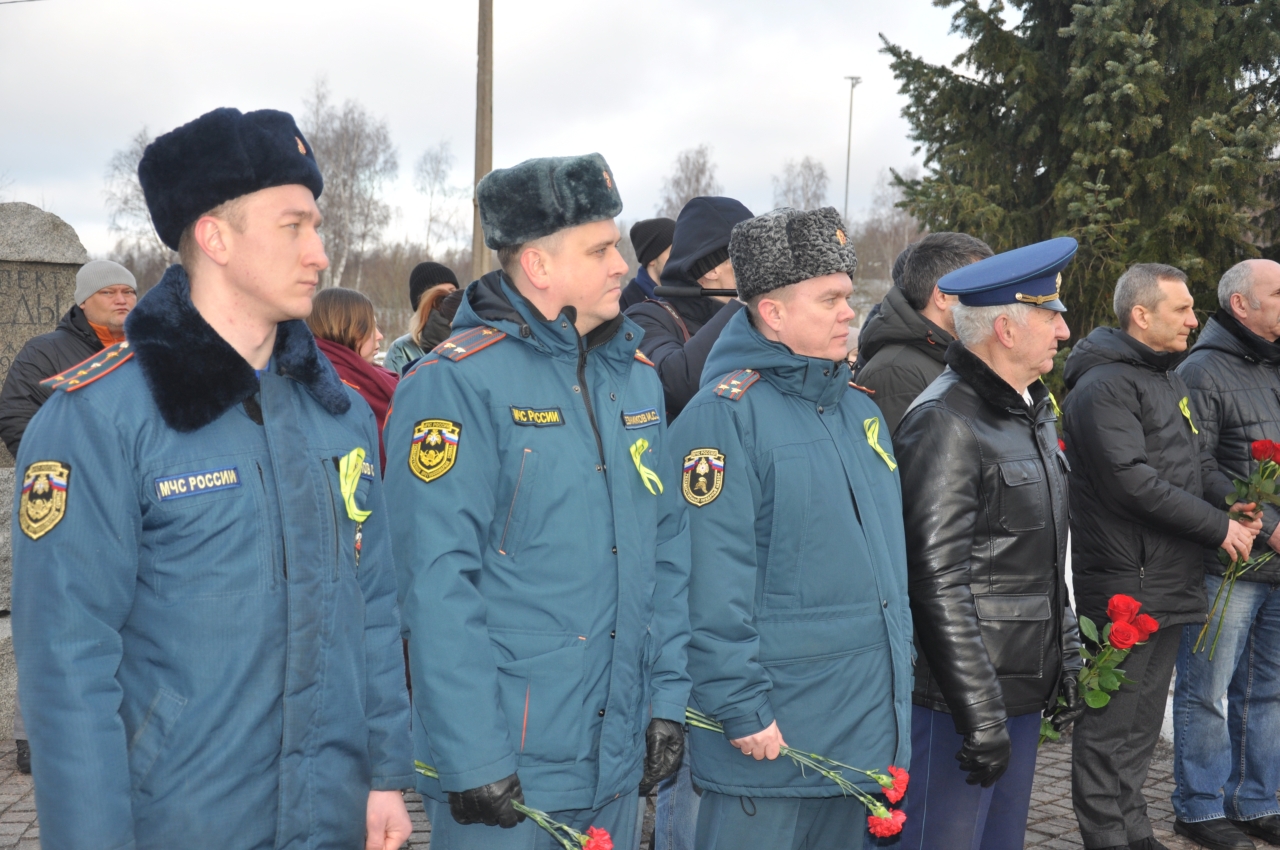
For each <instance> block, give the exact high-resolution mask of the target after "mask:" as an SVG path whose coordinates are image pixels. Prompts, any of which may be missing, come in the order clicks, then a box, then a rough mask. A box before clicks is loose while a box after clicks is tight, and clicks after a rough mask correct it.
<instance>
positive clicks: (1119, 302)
mask: <svg viewBox="0 0 1280 850" xmlns="http://www.w3.org/2000/svg"><path fill="white" fill-rule="evenodd" d="M1162 280H1176V281H1179V282H1181V283H1186V282H1187V273H1186V272H1184V271H1183V270H1182V269H1179V268H1174V267H1173V266H1166V265H1165V264H1164V263H1138V264H1137V265H1134V266H1130V267H1129V270H1128V271H1126V272H1125V273H1124V274H1122V275H1120V279H1119V280H1118V281H1116V293H1115V297H1114V298H1113V299H1112V301H1111V306H1112V309H1114V310H1115V311H1116V319H1117V320H1118V321H1119V322H1120V330H1123V331H1127V330H1129V321H1130V319H1131V318H1132V317H1133V308H1134V307H1137V306H1138V305H1139V304H1141V305H1142V306H1143V307H1146V308H1147V309H1148V310H1151V309H1153V308H1154V307H1155V306H1156V305H1157V304H1159V303H1160V302H1161V301H1163V300H1164V292H1163V290H1161V289H1160V281H1162Z"/></svg>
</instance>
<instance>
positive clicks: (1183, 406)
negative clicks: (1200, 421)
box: [1178, 396, 1200, 434]
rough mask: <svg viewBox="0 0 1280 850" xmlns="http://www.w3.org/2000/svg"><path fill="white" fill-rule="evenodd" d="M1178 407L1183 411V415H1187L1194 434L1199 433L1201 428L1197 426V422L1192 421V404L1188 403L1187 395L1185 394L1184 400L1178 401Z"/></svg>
mask: <svg viewBox="0 0 1280 850" xmlns="http://www.w3.org/2000/svg"><path fill="white" fill-rule="evenodd" d="M1178 409H1179V410H1181V411H1182V415H1183V416H1185V417H1187V424H1188V425H1190V426H1191V433H1192V434H1199V433H1200V429H1198V428H1196V423H1194V422H1192V421H1191V405H1190V404H1188V403H1187V397H1186V396H1183V397H1182V401H1180V402H1178Z"/></svg>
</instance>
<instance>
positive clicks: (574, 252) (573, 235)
mask: <svg viewBox="0 0 1280 850" xmlns="http://www.w3.org/2000/svg"><path fill="white" fill-rule="evenodd" d="M558 236H559V237H560V238H559V241H558V244H557V245H556V246H555V247H554V248H552V249H551V250H550V251H549V252H548V253H547V256H546V258H545V260H544V262H545V265H546V272H547V278H548V281H549V286H548V287H547V292H548V294H549V295H551V296H553V297H554V298H555V299H556V300H557V301H559V303H561V304H564V305H566V306H571V307H573V308H574V309H575V310H577V311H578V320H577V322H576V323H575V325H576V326H577V328H578V332H579V333H581V334H587V333H590V332H591V331H592V330H594V329H595V328H597V327H599V326H600V325H602V324H604V323H605V322H607V321H609V320H610V319H613V318H614V317H615V316H617V315H618V310H619V308H618V298H619V297H620V296H621V295H622V277H623V275H625V274H626V273H627V269H628V266H627V261H626V260H624V259H623V258H622V254H620V253H619V252H618V240H619V239H620V238H621V234H620V233H619V232H618V226H617V225H616V224H614V223H613V220H612V219H606V220H604V221H593V222H591V223H590V224H580V225H578V226H577V227H570V228H567V229H565V230H563V231H561V232H560V234H558Z"/></svg>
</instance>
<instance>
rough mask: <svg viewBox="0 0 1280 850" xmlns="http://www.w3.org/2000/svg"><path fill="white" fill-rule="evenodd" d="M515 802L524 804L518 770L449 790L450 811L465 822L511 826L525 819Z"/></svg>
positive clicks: (504, 827)
mask: <svg viewBox="0 0 1280 850" xmlns="http://www.w3.org/2000/svg"><path fill="white" fill-rule="evenodd" d="M512 803H520V804H522V805H523V804H524V791H522V790H521V789H520V777H518V776H516V775H515V774H514V773H513V774H511V775H510V776H508V777H507V778H506V779H499V780H498V781H497V782H490V783H489V784H488V785H481V786H480V787H479V788H471V789H468V790H466V791H450V792H449V814H451V815H453V819H454V820H456V821H457V822H458V823H460V824H462V825H463V826H466V825H467V824H471V823H482V824H484V825H485V826H500V827H502V828H503V829H511V827H513V826H515V825H516V824H518V823H520V821H522V820H524V814H523V813H521V812H517V811H516V810H515V807H514V806H512V805H511V804H512Z"/></svg>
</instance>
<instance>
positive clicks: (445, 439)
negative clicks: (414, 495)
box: [409, 419, 462, 484]
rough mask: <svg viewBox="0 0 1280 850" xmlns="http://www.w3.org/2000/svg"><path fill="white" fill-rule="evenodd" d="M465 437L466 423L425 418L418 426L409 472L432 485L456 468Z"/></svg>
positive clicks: (414, 437)
mask: <svg viewBox="0 0 1280 850" xmlns="http://www.w3.org/2000/svg"><path fill="white" fill-rule="evenodd" d="M461 434H462V423H460V422H452V421H450V420H448V419H423V420H422V421H421V422H419V423H418V424H416V425H414V426H413V445H412V446H411V447H410V448H409V471H410V472H412V473H413V474H414V475H416V476H418V477H419V478H421V479H422V480H423V481H425V482H427V483H428V484H429V483H431V482H432V481H435V480H436V479H437V478H439V477H440V476H441V475H444V474H445V473H446V472H448V471H449V470H451V469H453V464H454V461H456V460H457V459H458V438H459V436H460V435H461Z"/></svg>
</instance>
